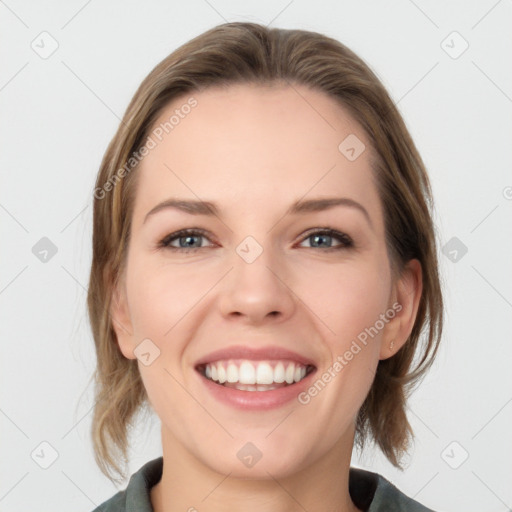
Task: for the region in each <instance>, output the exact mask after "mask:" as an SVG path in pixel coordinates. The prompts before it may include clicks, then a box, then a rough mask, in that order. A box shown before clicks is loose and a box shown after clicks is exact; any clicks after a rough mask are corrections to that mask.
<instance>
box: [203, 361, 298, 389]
mask: <svg viewBox="0 0 512 512" xmlns="http://www.w3.org/2000/svg"><path fill="white" fill-rule="evenodd" d="M306 371H307V370H306V367H305V366H303V365H301V364H299V363H293V362H282V361H279V362H278V363H277V364H276V365H275V366H274V368H272V365H271V364H270V363H269V362H268V361H260V362H255V361H247V360H245V361H242V362H241V363H240V364H239V365H238V364H236V363H235V362H233V361H217V362H215V363H208V364H207V365H206V367H205V376H206V378H208V379H210V380H214V381H216V382H219V383H220V384H223V383H225V382H228V383H240V384H244V385H245V384H247V385H255V384H262V385H270V384H274V383H276V384H282V383H283V382H286V383H287V384H293V383H294V382H299V381H301V380H302V379H303V378H304V377H305V376H306Z"/></svg>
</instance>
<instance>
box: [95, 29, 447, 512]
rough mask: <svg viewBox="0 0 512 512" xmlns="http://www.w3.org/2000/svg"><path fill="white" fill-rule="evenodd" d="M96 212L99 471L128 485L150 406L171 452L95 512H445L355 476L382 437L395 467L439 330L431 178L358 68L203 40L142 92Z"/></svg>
mask: <svg viewBox="0 0 512 512" xmlns="http://www.w3.org/2000/svg"><path fill="white" fill-rule="evenodd" d="M94 196H95V200H94V232H93V261H92V268H91V274H90V283H89V295H88V306H89V316H90V321H91V325H92V331H93V335H94V340H95V345H96V351H97V359H98V365H97V371H96V405H95V411H94V419H93V439H94V447H95V454H96V460H97V462H98V464H99V466H100V467H101V468H102V471H103V472H104V473H105V474H106V475H107V476H108V477H109V478H112V479H113V474H114V472H116V473H117V474H119V475H124V474H123V471H122V469H121V468H120V465H119V461H120V459H121V458H123V459H125V460H126V453H127V445H128V428H129V427H130V425H131V424H132V423H133V421H134V418H135V416H136V413H137V412H138V411H139V410H140V409H141V408H142V407H143V406H150V407H151V408H152V409H153V410H154V411H155V412H156V414H157V415H158V416H159V418H160V420H161V435H162V448H163V456H162V457H160V458H158V459H155V460H153V461H150V462H148V463H147V464H146V465H144V466H143V467H142V468H141V469H140V470H139V471H138V472H136V473H135V474H134V475H133V476H132V478H131V480H130V482H129V484H128V487H127V489H126V490H124V491H120V492H119V493H117V494H116V495H115V496H113V497H112V498H111V499H110V500H108V501H106V502H105V503H104V504H103V505H102V506H101V507H99V508H98V509H97V510H102V511H125V510H138V511H141V512H142V511H144V512H145V511H151V510H153V511H156V512H163V511H164V510H165V511H166V512H173V511H177V510H190V511H192V510H199V511H220V510H242V509H243V510H245V511H252V510H258V511H259V512H261V511H267V510H268V511H273V512H275V511H285V510H287V511H288V510H309V511H313V510H333V511H334V510H336V511H347V512H348V511H350V512H353V511H357V510H365V511H366V510H368V511H371V512H376V511H384V510H407V511H428V510H429V509H427V508H425V507H424V506H422V505H421V504H419V503H418V502H416V501H414V500H412V499H410V498H408V497H407V496H405V495H404V494H403V493H402V492H400V491H399V490H398V489H397V488H396V487H394V486H393V485H392V484H391V483H390V482H389V481H388V480H386V479H385V478H384V477H383V476H381V475H378V474H377V473H373V472H370V471H363V470H361V469H356V468H351V467H350V459H351V454H352V449H353V447H354V446H356V447H358V448H363V446H365V443H366V442H367V441H368V440H369V439H373V441H374V442H375V443H376V444H377V445H378V446H379V448H380V449H381V450H382V451H383V453H384V454H385V455H386V457H387V458H388V459H389V460H390V461H391V463H392V464H394V465H395V466H396V467H399V468H401V462H400V461H401V457H402V456H403V455H404V454H405V453H406V451H407V448H408V447H409V443H410V439H411V436H412V430H411V427H410V425H409V423H408V420H407V417H406V413H405V407H406V398H407V396H408V392H409V391H410V390H411V387H412V385H413V384H414V383H415V382H417V381H418V379H419V378H420V377H421V376H422V375H424V373H425V372H426V370H427V369H428V368H429V367H430V365H431V364H432V362H433V360H434V357H435V354H436V352H437V349H438V346H439V341H440V338H441V332H442V320H443V313H442V296H441V288H440V282H439V276H438V268H437V260H436V242H435V233H434V228H433V222H432V219H431V208H432V205H431V192H430V186H429V181H428V177H427V175H426V172H425V169H424V165H423V162H422V160H421V158H420V156H419V154H418V152H417V150H416V148H415V146H414V143H413V141H412V140H411V137H410V135H409V133H408V131H407V129H406V127H405V124H404V122H403V120H402V118H401V116H400V114H399V113H398V111H397V110H396V108H395V106H394V104H393V102H392V100H391V99H390V97H389V95H388V94H387V92H386V91H385V89H384V87H383V86H382V84H381V83H380V82H379V80H378V78H377V77H376V76H375V75H374V74H373V72H372V71H371V70H370V69H369V68H368V66H367V65H366V64H365V63H364V62H363V61H362V60H361V59H360V58H359V57H357V56H356V55H355V54H354V53H353V52H352V51H350V50H349V49H348V48H346V47H345V46H344V45H342V44H341V43H339V42H337V41H335V40H333V39H330V38H328V37H325V36H323V35H321V34H317V33H313V32H306V31H300V30H283V29H268V28H266V27H263V26H260V25H257V24H253V23H227V24H224V25H220V26H218V27H215V28H213V29H211V30H209V31H207V32H206V33H204V34H202V35H200V36H198V37H196V38H195V39H193V40H191V41H190V42H188V43H187V44H185V45H183V46H182V47H180V48H179V49H178V50H176V51H175V52H174V53H172V54H171V55H170V56H169V57H167V58H166V59H164V60H163V61H162V62H161V63H160V64H159V65H158V66H157V67H156V68H155V69H154V70H153V71H152V72H151V73H150V74H149V75H148V77H147V78H146V79H145V80H144V81H143V83H142V84H141V86H140V88H139V89H138V91H137V92H136V94H135V96H134V98H133V99H132V101H131V103H130V105H129V107H128V109H127V111H126V113H125V115H124V118H123V120H122V123H121V125H120V127H119V129H118V131H117V133H116V135H115V137H114V139H113V140H112V142H111V144H110V146H109V148H108V150H107V152H106V154H105V157H104V159H103V162H102V165H101V169H100V171H99V174H98V177H97V181H96V187H95V191H94ZM422 334H425V336H420V335H422ZM415 356H417V359H415V361H417V365H416V366H415V367H413V365H412V362H413V358H415Z"/></svg>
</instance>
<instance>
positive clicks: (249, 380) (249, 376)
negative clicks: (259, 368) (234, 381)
mask: <svg viewBox="0 0 512 512" xmlns="http://www.w3.org/2000/svg"><path fill="white" fill-rule="evenodd" d="M238 379H239V382H240V384H256V370H255V369H254V366H253V365H252V364H251V363H249V362H247V361H244V362H243V363H242V364H241V365H240V369H239V371H238Z"/></svg>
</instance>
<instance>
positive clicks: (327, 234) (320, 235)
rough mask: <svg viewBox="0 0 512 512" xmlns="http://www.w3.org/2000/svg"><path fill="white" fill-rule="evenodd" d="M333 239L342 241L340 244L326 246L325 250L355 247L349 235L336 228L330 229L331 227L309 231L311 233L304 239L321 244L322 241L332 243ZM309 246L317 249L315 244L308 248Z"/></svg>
mask: <svg viewBox="0 0 512 512" xmlns="http://www.w3.org/2000/svg"><path fill="white" fill-rule="evenodd" d="M333 239H335V240H338V241H339V242H341V243H340V244H339V245H335V246H332V245H331V246H329V247H326V248H325V249H324V250H326V251H329V250H338V249H344V248H345V249H346V248H348V247H353V245H354V243H353V241H352V239H351V238H350V237H349V236H348V235H346V234H345V233H340V232H339V231H336V230H334V229H330V228H326V229H321V230H317V231H313V232H312V233H309V235H308V236H307V237H306V238H305V239H304V240H311V242H310V243H314V244H321V243H322V242H324V243H325V242H327V243H330V244H332V240H333ZM313 241H314V242H313ZM309 248H311V249H315V248H316V247H315V246H313V247H308V249H309Z"/></svg>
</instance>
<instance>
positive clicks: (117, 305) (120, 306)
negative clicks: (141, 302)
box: [110, 284, 136, 359]
mask: <svg viewBox="0 0 512 512" xmlns="http://www.w3.org/2000/svg"><path fill="white" fill-rule="evenodd" d="M110 318H111V320H112V327H113V329H114V331H115V333H116V337H117V344H118V345H119V349H120V350H121V352H122V354H123V355H124V356H125V357H126V358H127V359H135V358H136V356H135V355H134V353H133V349H134V346H133V336H132V325H131V320H130V313H129V309H128V304H127V299H126V291H125V290H124V287H123V285H122V284H119V285H118V286H116V287H115V288H114V290H113V292H112V301H111V304H110Z"/></svg>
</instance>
